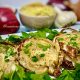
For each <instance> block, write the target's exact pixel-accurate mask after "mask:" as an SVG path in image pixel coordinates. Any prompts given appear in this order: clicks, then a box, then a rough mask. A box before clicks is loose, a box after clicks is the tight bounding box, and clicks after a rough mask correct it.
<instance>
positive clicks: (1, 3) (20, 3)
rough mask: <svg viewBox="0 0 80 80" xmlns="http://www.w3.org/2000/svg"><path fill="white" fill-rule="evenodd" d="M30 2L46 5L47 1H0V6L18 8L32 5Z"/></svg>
mask: <svg viewBox="0 0 80 80" xmlns="http://www.w3.org/2000/svg"><path fill="white" fill-rule="evenodd" d="M32 2H42V3H47V2H48V0H0V6H3V5H10V6H13V7H20V6H21V5H24V4H28V3H32Z"/></svg>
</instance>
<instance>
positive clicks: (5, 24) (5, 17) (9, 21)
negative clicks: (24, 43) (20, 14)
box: [0, 8, 20, 34]
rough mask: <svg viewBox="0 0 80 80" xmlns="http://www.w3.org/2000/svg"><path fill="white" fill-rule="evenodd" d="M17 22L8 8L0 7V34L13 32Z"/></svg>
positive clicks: (17, 27) (15, 29) (17, 25)
mask: <svg viewBox="0 0 80 80" xmlns="http://www.w3.org/2000/svg"><path fill="white" fill-rule="evenodd" d="M19 25H20V24H19V22H18V20H17V18H16V16H15V14H14V12H13V11H12V10H11V9H10V8H0V34H9V33H15V32H16V31H17V30H18V29H19Z"/></svg>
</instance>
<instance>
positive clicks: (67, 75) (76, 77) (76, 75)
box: [54, 63, 80, 80]
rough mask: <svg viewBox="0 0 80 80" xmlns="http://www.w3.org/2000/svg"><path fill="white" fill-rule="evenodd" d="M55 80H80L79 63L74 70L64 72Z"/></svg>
mask: <svg viewBox="0 0 80 80" xmlns="http://www.w3.org/2000/svg"><path fill="white" fill-rule="evenodd" d="M54 80H80V64H78V63H77V64H76V66H75V69H74V70H63V71H62V74H61V75H60V76H59V77H57V78H56V79H54Z"/></svg>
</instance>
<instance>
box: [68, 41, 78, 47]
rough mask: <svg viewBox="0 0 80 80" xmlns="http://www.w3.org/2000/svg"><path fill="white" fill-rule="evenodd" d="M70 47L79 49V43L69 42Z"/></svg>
mask: <svg viewBox="0 0 80 80" xmlns="http://www.w3.org/2000/svg"><path fill="white" fill-rule="evenodd" d="M68 45H72V46H74V47H78V43H77V42H75V41H71V42H68Z"/></svg>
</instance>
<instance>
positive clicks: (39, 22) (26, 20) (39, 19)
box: [19, 9, 56, 29]
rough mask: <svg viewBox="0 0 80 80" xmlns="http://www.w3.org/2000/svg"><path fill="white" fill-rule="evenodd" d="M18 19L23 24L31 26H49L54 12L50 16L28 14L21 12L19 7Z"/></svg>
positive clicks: (52, 20) (53, 18)
mask: <svg viewBox="0 0 80 80" xmlns="http://www.w3.org/2000/svg"><path fill="white" fill-rule="evenodd" d="M19 16H20V20H21V22H22V24H23V25H25V26H28V27H31V28H37V29H38V28H49V27H50V26H51V25H52V24H53V22H54V20H55V17H56V12H54V14H53V15H52V16H30V15H25V14H23V13H22V12H21V11H20V9H19Z"/></svg>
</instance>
